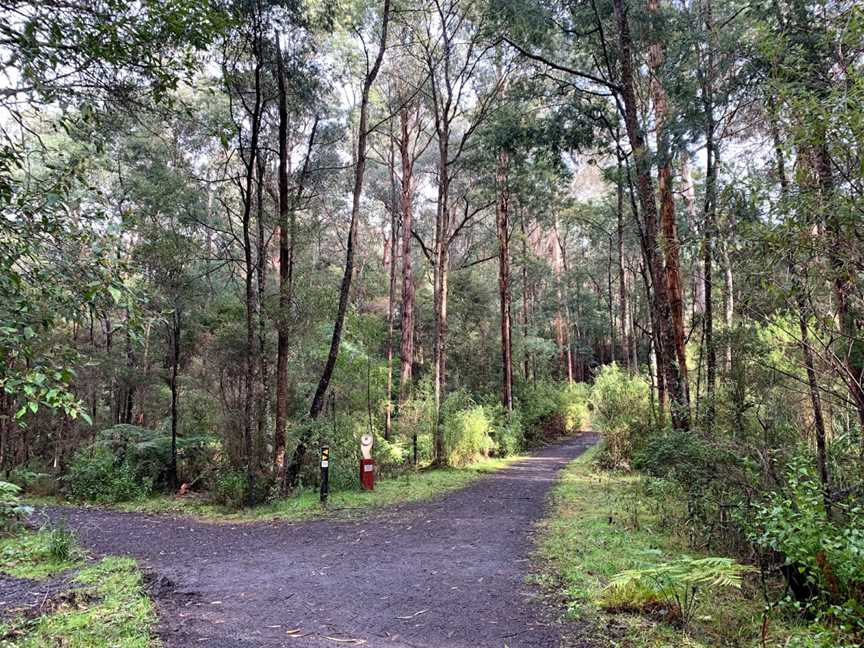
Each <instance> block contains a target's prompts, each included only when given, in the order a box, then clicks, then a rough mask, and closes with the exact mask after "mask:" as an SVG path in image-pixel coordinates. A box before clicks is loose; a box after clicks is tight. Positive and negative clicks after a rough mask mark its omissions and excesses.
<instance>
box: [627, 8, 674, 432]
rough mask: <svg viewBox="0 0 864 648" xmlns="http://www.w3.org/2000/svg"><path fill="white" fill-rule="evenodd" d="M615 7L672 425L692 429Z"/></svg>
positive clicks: (630, 60) (642, 140) (651, 193)
mask: <svg viewBox="0 0 864 648" xmlns="http://www.w3.org/2000/svg"><path fill="white" fill-rule="evenodd" d="M613 8H614V11H615V18H616V22H617V24H618V41H619V46H620V52H621V98H622V100H623V103H624V123H625V126H626V130H627V137H628V139H629V141H630V148H631V149H632V151H633V157H634V159H635V163H636V179H637V193H638V197H639V207H640V209H641V211H642V217H643V220H644V228H643V232H642V251H643V254H644V255H645V261H646V265H647V266H648V268H647V270H648V272H650V274H651V287H652V289H653V295H652V296H653V300H654V302H655V308H656V317H657V320H658V325H659V329H660V335H659V338H660V342H661V344H660V355H661V356H662V359H663V371H664V373H665V377H666V381H665V387H666V389H668V391H669V394H670V397H671V401H672V406H671V408H670V409H671V414H672V425H673V426H674V427H675V428H676V429H682V430H686V429H689V428H690V408H689V405H688V402H687V395H686V389H685V386H684V377H683V374H682V372H681V367H680V366H679V362H678V359H677V357H676V352H675V349H676V341H675V328H674V326H673V319H672V309H671V301H670V299H669V295H668V286H667V278H666V274H665V271H664V268H663V264H662V261H661V259H660V256H659V250H658V245H657V231H658V228H657V205H656V204H655V202H654V180H653V179H652V177H651V160H650V156H649V154H648V149H647V147H646V145H645V138H644V136H643V133H642V130H641V128H640V126H639V107H638V104H637V102H636V90H635V79H634V69H633V39H632V37H631V35H630V24H629V19H628V16H627V8H626V7H625V6H624V0H613ZM670 189H671V187H670Z"/></svg>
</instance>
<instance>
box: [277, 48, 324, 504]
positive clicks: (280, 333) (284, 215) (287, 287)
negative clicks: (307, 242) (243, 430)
mask: <svg viewBox="0 0 864 648" xmlns="http://www.w3.org/2000/svg"><path fill="white" fill-rule="evenodd" d="M275 45H276V81H277V85H278V88H279V169H278V176H279V177H278V178H277V184H278V191H279V314H278V316H277V317H276V335H277V338H276V423H275V429H274V430H273V472H274V474H275V476H276V483H278V484H279V487H280V490H284V479H285V434H286V426H287V423H288V350H289V341H288V333H289V331H288V322H289V310H290V308H291V275H292V270H291V266H292V265H293V264H292V255H291V248H292V245H293V241H292V239H291V231H290V225H289V216H288V213H289V211H290V203H289V198H288V163H289V162H288V90H287V84H286V79H285V63H284V61H283V60H282V50H281V48H280V45H279V39H278V38H277V39H276V43H275ZM316 123H317V122H316Z"/></svg>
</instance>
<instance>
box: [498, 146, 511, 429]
mask: <svg viewBox="0 0 864 648" xmlns="http://www.w3.org/2000/svg"><path fill="white" fill-rule="evenodd" d="M508 166H509V156H508V154H507V153H506V152H505V151H501V152H499V153H498V173H497V178H496V180H497V184H498V202H497V203H496V209H495V217H496V218H495V223H496V226H497V231H498V294H499V303H500V314H501V402H502V404H503V405H504V407H505V409H506V410H507V411H508V412H512V411H513V343H512V331H513V322H512V314H511V298H510V245H509V244H510V241H509V238H510V222H509V218H510V215H509V200H510V190H509V187H508Z"/></svg>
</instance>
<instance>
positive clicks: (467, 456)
mask: <svg viewBox="0 0 864 648" xmlns="http://www.w3.org/2000/svg"><path fill="white" fill-rule="evenodd" d="M443 416H444V448H445V452H446V454H447V463H448V464H449V465H451V466H464V465H465V464H468V463H471V462H473V461H478V460H479V459H481V458H484V457H488V456H489V453H490V452H491V451H492V450H494V449H495V447H496V445H495V441H493V439H492V436H491V433H492V419H491V417H490V416H489V414H488V413H487V411H486V408H485V407H484V406H483V405H475V404H474V402H473V401H472V400H471V398H470V397H469V396H468V395H467V394H466V393H465V392H463V391H461V390H460V391H456V392H454V393H453V394H451V395H450V396H449V397H448V398H447V400H446V401H445V404H444V412H443Z"/></svg>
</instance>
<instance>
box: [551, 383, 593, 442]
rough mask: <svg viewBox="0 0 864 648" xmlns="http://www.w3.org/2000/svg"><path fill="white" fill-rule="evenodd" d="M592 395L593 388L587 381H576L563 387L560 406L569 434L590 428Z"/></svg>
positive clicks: (565, 427)
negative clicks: (590, 400)
mask: <svg viewBox="0 0 864 648" xmlns="http://www.w3.org/2000/svg"><path fill="white" fill-rule="evenodd" d="M590 396H591V388H590V387H589V386H588V385H587V384H586V383H575V382H574V383H571V384H568V385H564V387H562V388H561V393H560V395H559V405H558V408H559V412H560V414H561V417H562V419H563V424H564V432H566V433H567V434H573V433H574V432H579V431H581V430H586V429H588V427H589V425H590V413H589V408H588V403H589V399H590Z"/></svg>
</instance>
